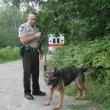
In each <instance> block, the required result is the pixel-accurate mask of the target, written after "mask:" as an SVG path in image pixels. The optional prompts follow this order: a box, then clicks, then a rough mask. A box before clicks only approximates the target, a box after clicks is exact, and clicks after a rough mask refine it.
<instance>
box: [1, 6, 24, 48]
mask: <svg viewBox="0 0 110 110" xmlns="http://www.w3.org/2000/svg"><path fill="white" fill-rule="evenodd" d="M23 21H24V18H23V16H22V14H21V13H20V12H19V10H18V9H17V8H16V7H7V8H6V9H1V10H0V47H5V46H8V45H10V46H18V44H19V39H18V27H19V25H20V24H21V23H23Z"/></svg>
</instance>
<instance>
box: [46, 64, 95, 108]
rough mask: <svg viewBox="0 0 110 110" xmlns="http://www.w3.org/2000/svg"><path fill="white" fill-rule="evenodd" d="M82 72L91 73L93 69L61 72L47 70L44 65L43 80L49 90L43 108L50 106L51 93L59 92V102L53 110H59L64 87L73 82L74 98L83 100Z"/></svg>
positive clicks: (73, 69) (55, 69)
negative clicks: (75, 91) (74, 87)
mask: <svg viewBox="0 0 110 110" xmlns="http://www.w3.org/2000/svg"><path fill="white" fill-rule="evenodd" d="M84 72H93V68H76V67H67V68H64V69H61V70H57V68H54V69H53V70H52V69H48V68H47V66H46V65H44V80H45V82H46V84H47V85H48V88H49V95H48V100H47V101H46V103H45V106H47V105H49V104H50V102H51V100H52V95H53V92H54V90H56V91H58V92H59V100H58V102H57V103H58V104H57V105H56V106H55V108H53V110H60V108H61V106H62V103H63V98H64V87H65V86H67V85H69V84H70V83H72V82H75V85H76V89H77V96H76V98H79V97H80V96H82V97H83V98H85V75H84Z"/></svg>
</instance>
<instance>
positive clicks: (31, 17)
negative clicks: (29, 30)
mask: <svg viewBox="0 0 110 110" xmlns="http://www.w3.org/2000/svg"><path fill="white" fill-rule="evenodd" d="M28 23H29V24H30V25H31V26H35V24H36V15H34V14H29V15H28Z"/></svg>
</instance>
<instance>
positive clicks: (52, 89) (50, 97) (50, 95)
mask: <svg viewBox="0 0 110 110" xmlns="http://www.w3.org/2000/svg"><path fill="white" fill-rule="evenodd" d="M53 92H54V88H51V89H50V88H49V92H48V99H47V101H46V103H45V104H44V105H45V106H48V105H50V102H51V101H52V95H53Z"/></svg>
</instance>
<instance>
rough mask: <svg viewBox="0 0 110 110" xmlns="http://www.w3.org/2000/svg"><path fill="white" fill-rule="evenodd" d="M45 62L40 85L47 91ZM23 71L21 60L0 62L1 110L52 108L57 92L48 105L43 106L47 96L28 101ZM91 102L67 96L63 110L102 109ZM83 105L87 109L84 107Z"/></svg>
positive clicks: (41, 71)
mask: <svg viewBox="0 0 110 110" xmlns="http://www.w3.org/2000/svg"><path fill="white" fill-rule="evenodd" d="M43 64H44V61H41V62H40V65H41V66H40V86H41V90H42V91H45V92H47V87H46V85H45V82H44V79H43ZM22 71H23V70H22V62H21V60H20V61H14V62H10V63H6V64H0V110H52V108H53V106H54V105H55V102H56V99H57V94H54V97H53V101H52V104H51V105H50V106H48V107H45V106H43V104H44V102H45V101H46V99H47V97H35V100H34V101H28V100H26V99H25V98H24V94H23V84H22V83H23V81H22V78H23V74H22ZM89 103H90V102H88V101H76V100H74V99H73V98H71V97H67V96H65V99H64V104H63V107H62V110H73V108H74V110H101V109H98V108H97V107H96V105H92V106H90V104H89ZM71 104H72V105H73V106H71ZM82 107H83V108H85V109H82ZM70 108H71V109H70Z"/></svg>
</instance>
